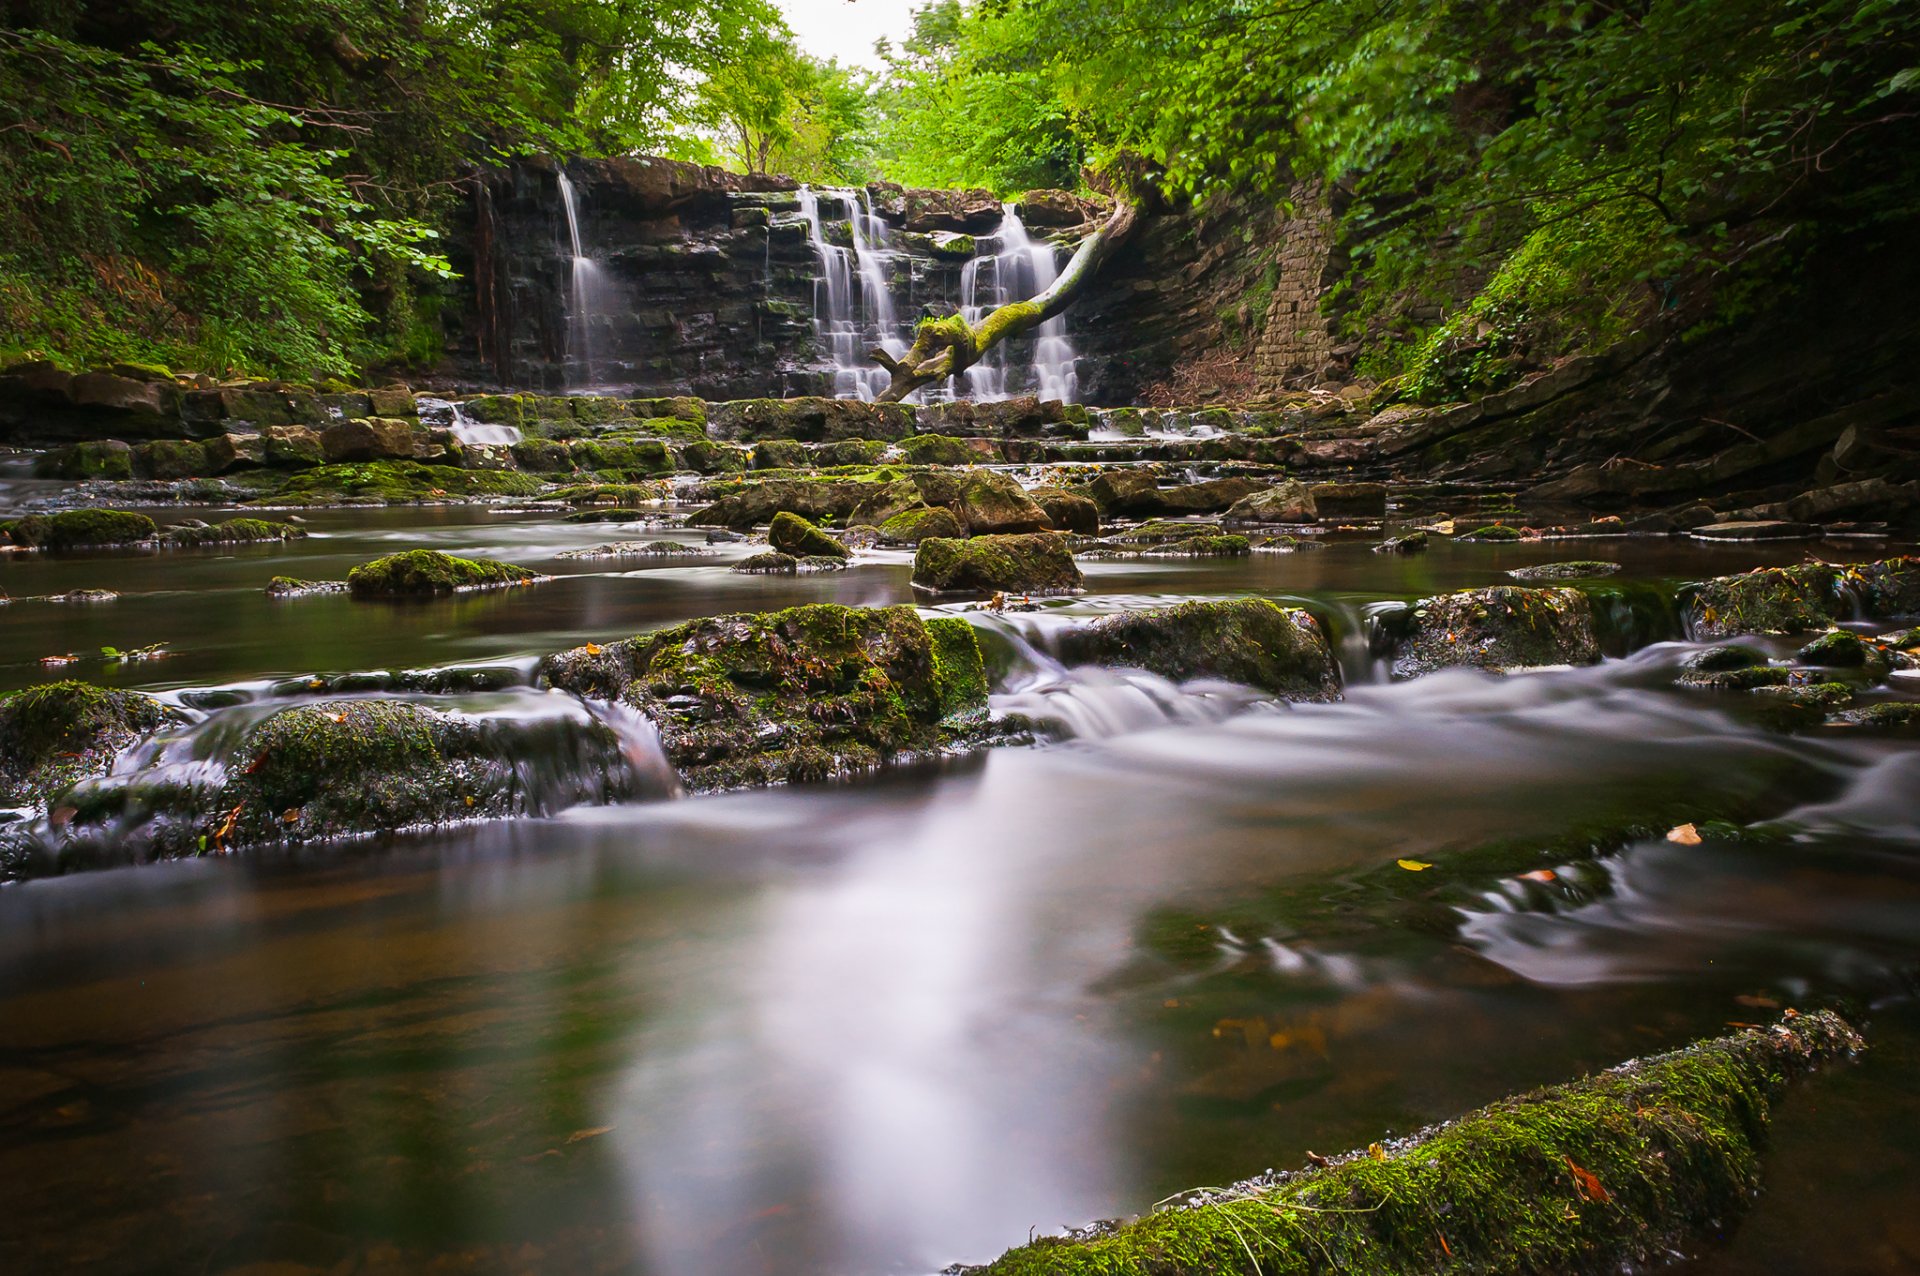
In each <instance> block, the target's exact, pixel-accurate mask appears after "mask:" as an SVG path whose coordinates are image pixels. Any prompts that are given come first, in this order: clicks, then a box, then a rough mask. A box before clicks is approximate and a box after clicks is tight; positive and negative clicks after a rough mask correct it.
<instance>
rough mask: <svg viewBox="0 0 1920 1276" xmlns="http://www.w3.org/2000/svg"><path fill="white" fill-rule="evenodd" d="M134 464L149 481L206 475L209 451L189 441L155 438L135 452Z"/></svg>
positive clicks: (137, 448) (141, 445)
mask: <svg viewBox="0 0 1920 1276" xmlns="http://www.w3.org/2000/svg"><path fill="white" fill-rule="evenodd" d="M133 464H134V468H135V469H136V470H138V471H139V472H140V473H141V474H142V475H143V476H145V477H147V478H155V479H183V478H192V477H194V476H195V475H197V474H205V473H207V470H208V466H207V449H206V448H204V447H202V446H201V445H200V444H198V443H195V442H193V441H191V440H189V439H155V440H153V441H152V442H151V443H142V444H140V445H139V446H138V447H136V448H134V449H133Z"/></svg>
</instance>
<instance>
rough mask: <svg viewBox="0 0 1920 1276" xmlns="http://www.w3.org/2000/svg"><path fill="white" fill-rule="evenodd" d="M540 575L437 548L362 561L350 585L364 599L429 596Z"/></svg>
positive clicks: (351, 575)
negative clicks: (464, 556)
mask: <svg viewBox="0 0 1920 1276" xmlns="http://www.w3.org/2000/svg"><path fill="white" fill-rule="evenodd" d="M538 579H539V577H538V576H537V575H536V574H535V573H533V572H531V571H528V570H527V569H526V568H524V567H517V566H515V565H514V564H512V563H503V562H501V561H499V560H498V559H494V558H457V557H455V556H454V555H452V554H443V553H441V552H440V551H439V550H437V549H410V550H406V551H404V552H402V553H398V554H389V555H387V556H386V557H385V558H376V559H374V560H373V561H372V562H370V563H362V564H360V566H358V567H356V568H354V569H353V570H352V571H350V572H348V573H347V588H348V589H350V590H352V591H353V593H354V595H355V596H356V597H360V598H425V597H429V596H431V595H434V594H451V593H453V592H455V591H456V590H467V589H504V588H507V587H509V586H513V585H529V584H532V583H533V582H534V581H536V580H538Z"/></svg>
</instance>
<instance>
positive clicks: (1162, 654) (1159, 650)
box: [1058, 598, 1340, 700]
mask: <svg viewBox="0 0 1920 1276" xmlns="http://www.w3.org/2000/svg"><path fill="white" fill-rule="evenodd" d="M1058 651H1059V655H1060V658H1061V659H1062V660H1064V661H1065V662H1066V663H1068V664H1097V665H1122V666H1127V667H1131V668H1135V669H1145V670H1147V671H1148V672H1150V673H1157V674H1159V675H1160V676H1161V677H1164V678H1172V679H1174V680H1176V681H1183V680H1185V679H1189V678H1224V679H1226V680H1227V681H1229V682H1238V683H1243V684H1245V685H1246V686H1249V687H1257V688H1259V689H1260V690H1262V691H1270V692H1272V693H1273V694H1274V695H1276V696H1280V697H1283V698H1284V699H1288V700H1337V699H1339V698H1340V677H1339V673H1338V671H1337V669H1336V668H1335V665H1334V662H1333V651H1332V649H1331V648H1329V647H1328V645H1327V639H1326V636H1325V635H1324V634H1323V633H1321V631H1320V626H1319V624H1318V622H1316V621H1315V620H1314V618H1313V617H1312V616H1311V615H1309V614H1307V613H1306V612H1304V611H1286V610H1283V609H1282V608H1280V607H1277V606H1275V605H1274V604H1273V603H1270V602H1268V601H1267V600H1266V599H1264V598H1235V599H1230V600H1228V601H1225V602H1194V603H1181V604H1179V605H1178V606H1174V607H1157V608H1154V609H1153V610H1151V611H1130V612H1122V613H1120V614H1119V615H1117V616H1106V617H1103V618H1102V619H1100V620H1096V621H1094V622H1093V623H1092V624H1088V625H1082V626H1079V627H1077V628H1074V629H1070V630H1068V631H1067V632H1066V633H1065V634H1064V635H1062V636H1061V638H1060V642H1059V647H1058Z"/></svg>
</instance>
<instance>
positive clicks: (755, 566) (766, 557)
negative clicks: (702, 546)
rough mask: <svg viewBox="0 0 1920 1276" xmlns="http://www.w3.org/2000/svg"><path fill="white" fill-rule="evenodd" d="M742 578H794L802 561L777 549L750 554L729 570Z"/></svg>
mask: <svg viewBox="0 0 1920 1276" xmlns="http://www.w3.org/2000/svg"><path fill="white" fill-rule="evenodd" d="M727 570H728V571H731V572H738V573H740V574H741V575H742V576H793V575H797V574H798V573H799V571H800V560H799V559H797V558H795V557H794V556H793V555H792V554H783V553H781V552H780V551H779V550H777V549H770V550H767V551H766V552H765V553H762V554H749V555H747V556H746V557H745V558H743V559H741V560H740V561H739V562H737V563H735V564H734V565H733V566H731V567H729V568H728V569H727Z"/></svg>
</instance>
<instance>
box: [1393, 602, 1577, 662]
mask: <svg viewBox="0 0 1920 1276" xmlns="http://www.w3.org/2000/svg"><path fill="white" fill-rule="evenodd" d="M1412 619H1413V633H1412V635H1411V636H1410V637H1409V638H1408V639H1407V640H1406V641H1405V642H1404V643H1402V645H1401V647H1400V650H1399V653H1398V654H1397V655H1396V656H1395V658H1394V662H1393V676H1394V677H1396V678H1413V677H1417V676H1419V675H1420V674H1423V673H1432V672H1433V671H1434V670H1436V669H1448V668H1459V667H1465V668H1475V669H1490V670H1502V669H1518V668H1537V667H1539V666H1542V665H1586V664H1592V663H1593V662H1595V661H1596V660H1598V659H1600V645H1599V642H1598V640H1597V638H1596V637H1595V634H1594V627H1593V606H1592V604H1591V603H1589V602H1588V600H1587V596H1586V595H1585V594H1583V593H1581V592H1580V591H1579V590H1577V589H1523V588H1521V587H1520V586H1517V585H1495V586H1493V587H1492V588H1489V589H1468V590H1462V591H1460V592H1459V593H1454V594H1441V595H1439V596H1437V597H1433V598H1423V599H1421V600H1420V601H1419V602H1418V603H1417V604H1415V607H1414V611H1413V617H1412Z"/></svg>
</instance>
